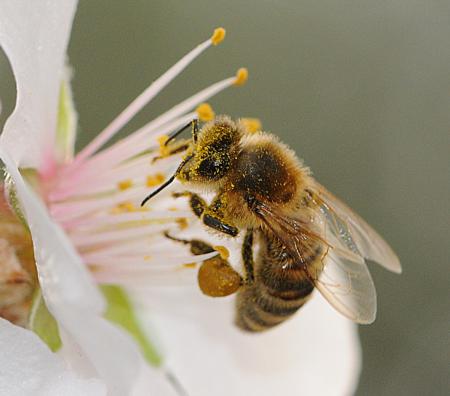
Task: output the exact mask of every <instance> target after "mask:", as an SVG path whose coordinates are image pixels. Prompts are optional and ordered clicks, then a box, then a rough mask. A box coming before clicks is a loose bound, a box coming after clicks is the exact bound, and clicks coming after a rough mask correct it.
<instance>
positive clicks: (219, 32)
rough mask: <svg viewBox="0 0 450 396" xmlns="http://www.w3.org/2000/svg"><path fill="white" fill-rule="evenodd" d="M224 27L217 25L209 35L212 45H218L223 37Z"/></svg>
mask: <svg viewBox="0 0 450 396" xmlns="http://www.w3.org/2000/svg"><path fill="white" fill-rule="evenodd" d="M225 33H226V31H225V29H224V28H223V27H218V28H217V29H215V30H214V33H213V35H212V36H211V42H212V44H213V45H218V44H219V43H221V42H222V41H223V39H224V38H225Z"/></svg>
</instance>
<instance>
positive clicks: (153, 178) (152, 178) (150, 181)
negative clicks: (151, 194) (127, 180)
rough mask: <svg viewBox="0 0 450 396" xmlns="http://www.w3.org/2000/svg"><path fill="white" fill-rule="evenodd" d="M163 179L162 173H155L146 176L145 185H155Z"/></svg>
mask: <svg viewBox="0 0 450 396" xmlns="http://www.w3.org/2000/svg"><path fill="white" fill-rule="evenodd" d="M164 180H165V177H164V175H163V174H162V173H157V174H156V175H149V176H147V181H146V183H145V184H146V185H147V187H156V186H158V185H160V184H161V183H162V182H163V181H164Z"/></svg>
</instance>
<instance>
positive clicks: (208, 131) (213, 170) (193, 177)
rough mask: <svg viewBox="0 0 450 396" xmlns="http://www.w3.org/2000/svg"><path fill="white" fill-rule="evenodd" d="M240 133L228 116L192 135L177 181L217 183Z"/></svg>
mask: <svg viewBox="0 0 450 396" xmlns="http://www.w3.org/2000/svg"><path fill="white" fill-rule="evenodd" d="M241 134H242V132H241V131H240V128H239V126H238V125H237V124H236V123H234V122H233V121H232V120H231V119H230V118H229V117H226V116H219V117H217V118H216V119H215V120H214V121H211V122H209V123H207V124H206V125H205V126H204V127H203V128H202V129H201V130H200V132H199V133H198V136H195V135H194V136H193V141H192V145H191V147H190V149H189V150H188V152H187V154H186V157H185V159H184V161H183V163H182V164H181V165H180V167H179V168H178V170H177V174H176V177H177V179H178V180H180V181H181V182H187V183H200V184H201V183H211V182H213V183H214V182H220V180H221V179H223V178H224V177H225V176H226V175H227V173H228V171H229V170H230V167H231V165H232V163H233V160H234V158H235V157H236V154H237V152H238V149H239V141H240V137H241Z"/></svg>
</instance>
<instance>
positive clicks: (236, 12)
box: [0, 0, 450, 396]
mask: <svg viewBox="0 0 450 396" xmlns="http://www.w3.org/2000/svg"><path fill="white" fill-rule="evenodd" d="M216 26H225V27H226V28H227V33H228V35H227V39H226V40H225V42H224V43H222V44H221V46H220V48H214V49H212V50H210V51H208V52H207V53H206V54H205V55H204V56H202V57H201V58H200V59H199V60H197V61H196V63H195V64H194V65H192V66H191V67H190V68H189V69H188V70H187V71H186V72H185V73H183V75H182V76H181V77H179V78H178V79H177V80H176V82H174V83H173V84H172V85H170V86H169V88H168V89H166V90H165V91H164V93H163V94H162V95H160V96H158V98H157V99H156V100H155V101H154V102H153V104H152V105H151V106H149V108H148V109H146V110H144V111H143V112H142V113H140V115H139V116H138V117H136V119H135V121H134V122H132V123H131V124H130V125H129V127H128V128H127V129H126V130H124V132H123V133H124V134H125V133H127V131H128V132H129V131H131V130H132V129H135V128H136V127H137V126H139V125H141V124H142V123H144V122H145V121H146V120H148V119H150V118H151V117H153V116H155V115H158V114H159V113H160V112H161V111H163V110H166V109H167V108H169V107H170V106H171V105H173V104H175V103H177V102H178V101H180V100H181V99H184V98H185V97H187V96H188V95H190V94H192V93H195V92H196V91H198V90H199V89H200V88H202V87H204V86H206V85H208V84H210V83H211V82H214V81H216V80H219V79H221V78H223V77H226V76H228V75H231V74H233V73H234V72H235V70H236V69H237V68H238V67H240V66H243V65H245V66H247V67H248V68H249V70H250V80H249V83H248V84H247V85H246V86H245V87H243V88H234V89H230V90H228V91H226V92H224V93H222V94H221V95H220V96H218V97H216V98H214V100H213V101H212V105H213V107H214V108H215V109H216V110H217V111H219V112H221V113H227V114H230V115H232V116H234V117H239V116H253V117H259V118H260V119H261V120H262V122H263V126H264V128H265V129H266V130H270V131H273V132H275V133H276V134H278V135H279V136H281V138H282V139H283V140H284V141H285V142H287V143H288V144H289V145H291V146H292V147H293V148H295V150H296V151H297V153H298V154H299V156H301V157H302V158H303V159H304V160H305V162H306V164H308V165H309V166H310V167H311V168H312V170H313V172H314V174H315V176H316V178H318V179H319V180H320V181H321V182H322V183H323V184H324V185H326V186H327V187H328V188H329V189H330V190H331V191H333V192H334V193H335V194H336V195H338V196H340V197H341V198H343V199H344V200H345V201H346V202H348V203H349V204H350V206H351V207H353V208H354V209H355V210H356V211H357V212H359V213H360V214H361V215H362V216H363V217H364V218H366V219H367V220H368V222H369V223H370V224H372V225H373V226H374V227H375V228H376V229H377V230H379V231H380V233H381V234H382V235H384V236H385V237H386V239H387V240H388V241H389V242H390V243H391V244H392V246H393V247H394V248H395V250H396V251H397V252H398V254H399V256H400V258H401V261H402V264H403V268H404V272H403V274H402V275H401V276H398V275H394V274H392V273H388V272H387V271H384V270H382V269H381V268H378V267H376V266H372V267H371V272H372V275H373V277H374V280H375V283H376V286H377V290H378V305H379V308H378V309H379V311H378V317H377V320H376V322H375V323H374V324H373V325H371V326H364V327H360V335H361V342H362V345H363V353H364V367H363V372H362V376H361V380H360V385H359V389H358V391H357V395H361V396H362V395H364V396H366V395H369V396H370V395H374V396H379V395H447V394H449V393H450V380H449V375H450V373H449V367H450V364H449V363H450V361H449V360H450V340H449V330H450V307H449V304H448V303H449V297H450V296H449V285H450V282H449V281H450V277H449V257H450V248H449V245H450V243H449V234H450V233H449V223H450V211H449V198H450V2H449V1H448V0H423V1H420V0H391V1H380V0H378V1H375V0H370V1H369V0H341V1H336V0H301V1H300V0H289V1H288V0H278V1H269V0H258V1H257V0H247V1H245V2H244V1H237V0H228V1H226V2H225V1H220V2H219V1H211V0H195V1H190V2H187V1H181V0H179V1H176V0H153V1H144V0H141V1H137V0H136V1H127V2H123V1H119V0H114V1H113V0H95V1H87V0H81V1H80V7H79V9H78V13H77V16H76V20H75V25H74V30H73V35H72V39H71V43H70V47H69V57H70V62H71V63H72V65H73V66H74V69H75V78H74V80H73V85H74V91H75V99H76V103H77V107H78V111H79V113H80V140H79V142H78V143H79V146H80V147H81V146H83V144H85V142H87V141H88V140H90V139H91V138H92V136H94V135H95V134H97V133H98V131H100V130H101V129H102V128H103V127H104V126H106V125H107V123H108V122H109V121H110V120H111V119H112V118H113V117H114V116H115V115H116V114H117V113H118V112H119V111H121V110H122V109H123V108H124V107H125V105H126V104H128V103H129V102H130V101H131V100H132V99H133V98H134V97H135V96H136V95H137V94H138V93H140V92H141V91H142V90H143V89H144V88H145V87H146V86H147V84H148V83H149V82H151V81H152V80H153V79H154V78H156V77H157V76H158V75H159V74H161V73H162V72H163V71H165V70H166V69H167V67H168V66H170V65H172V64H173V63H174V62H175V61H176V60H178V58H179V57H180V56H181V55H183V54H184V53H185V52H187V51H188V50H189V49H191V48H192V47H193V46H194V45H196V44H197V43H199V42H200V41H202V40H203V39H205V38H207V37H208V36H209V35H210V33H211V31H212V29H213V28H214V27H216ZM0 93H1V98H2V103H3V113H2V115H1V118H0V126H1V125H2V124H3V122H4V119H5V116H6V115H8V114H9V113H10V112H11V110H12V108H13V104H14V81H13V79H12V76H11V71H10V69H9V66H8V64H7V62H6V60H5V58H4V57H3V55H0ZM122 136H123V135H122ZM331 330H332V329H330V331H331ZM293 342H295V341H294V340H293ZM342 359H345V356H343V357H342Z"/></svg>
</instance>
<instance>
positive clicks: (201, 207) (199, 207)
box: [173, 191, 208, 217]
mask: <svg viewBox="0 0 450 396" xmlns="http://www.w3.org/2000/svg"><path fill="white" fill-rule="evenodd" d="M173 196H174V197H175V198H179V197H190V198H189V205H190V206H191V209H192V211H193V212H194V214H195V215H196V216H197V217H201V216H202V214H203V212H204V211H205V209H206V208H207V206H208V205H207V204H206V202H205V200H204V199H203V198H202V197H201V196H200V195H198V194H194V193H191V192H189V191H183V192H179V193H174V194H173Z"/></svg>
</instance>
